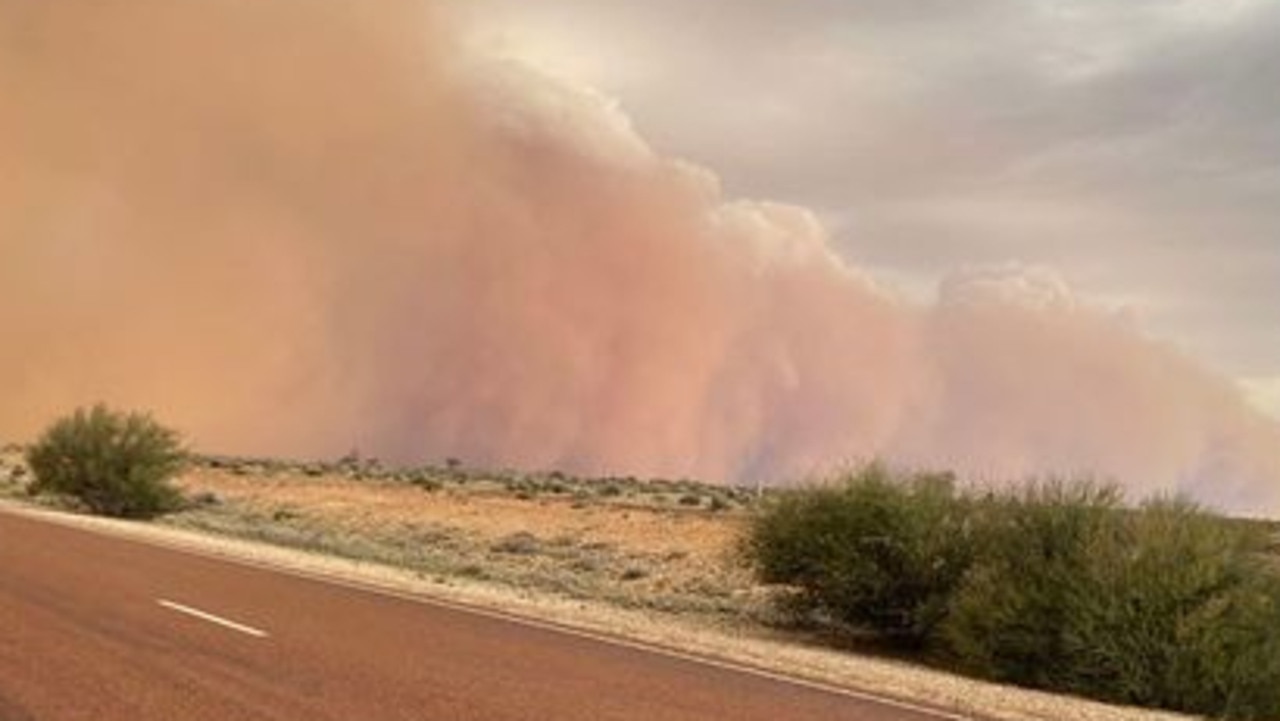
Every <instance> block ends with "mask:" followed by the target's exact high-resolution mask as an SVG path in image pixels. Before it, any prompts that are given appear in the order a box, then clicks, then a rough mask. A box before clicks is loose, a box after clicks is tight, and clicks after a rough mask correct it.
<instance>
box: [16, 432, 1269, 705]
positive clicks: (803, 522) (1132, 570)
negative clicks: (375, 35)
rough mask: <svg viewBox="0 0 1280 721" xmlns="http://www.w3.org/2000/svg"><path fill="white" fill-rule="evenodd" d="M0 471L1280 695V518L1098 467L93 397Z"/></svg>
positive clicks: (278, 535)
mask: <svg viewBox="0 0 1280 721" xmlns="http://www.w3.org/2000/svg"><path fill="white" fill-rule="evenodd" d="M144 440H145V441H146V442H143V441H144ZM180 463H181V464H183V465H178V464H180ZM178 468H181V472H180V473H178V474H177V476H176V478H174V480H173V482H172V483H169V482H168V481H167V480H160V481H159V484H160V485H159V486H152V485H150V482H151V481H157V479H168V478H169V477H170V476H171V475H172V474H173V473H175V471H176V469H178ZM90 481H92V483H90ZM156 488H159V489H161V490H156ZM139 489H142V490H141V491H139ZM0 494H3V495H7V496H9V497H19V498H30V497H35V498H36V499H37V500H38V501H40V502H42V503H53V504H55V505H56V504H62V505H65V504H66V503H67V502H68V500H67V499H70V502H72V503H73V504H74V506H75V507H78V508H81V509H86V510H91V511H94V512H98V513H108V514H112V515H121V516H128V517H146V516H150V515H152V514H154V513H158V512H160V511H161V510H163V511H172V512H170V513H166V514H165V515H164V516H163V518H161V519H160V523H162V524H164V525H165V526H168V527H173V528H179V529H187V530H191V531H199V532H201V533H204V534H213V535H217V536H224V537H235V538H241V539H248V540H254V541H260V542H267V543H270V544H273V545H276V546H283V547H288V548H293V549H299V550H305V551H311V552H315V553H321V554H325V555H327V556H338V557H343V558H347V559H352V560H356V561H360V562H372V563H375V564H379V565H382V566H391V567H395V568H399V569H403V570H405V571H408V572H411V573H412V574H414V575H415V576H416V577H418V578H423V579H430V580H431V582H433V583H441V584H445V585H453V584H455V583H456V584H461V585H467V586H469V585H471V584H477V583H479V584H484V585H486V586H492V587H494V588H505V589H510V590H512V591H514V592H515V593H517V594H520V595H526V594H528V595H531V596H536V597H541V598H560V599H565V600H568V601H571V602H574V603H577V602H590V603H598V604H603V605H604V606H608V607H614V608H620V609H624V610H630V611H637V612H641V613H646V614H648V613H658V614H662V615H663V616H664V617H671V618H676V617H679V618H681V619H684V620H686V621H688V622H691V623H696V624H698V625H699V626H700V627H709V628H710V627H714V628H718V629H722V630H724V631H729V632H731V633H732V634H733V635H734V636H736V637H742V636H743V635H749V636H752V637H758V638H774V639H789V642H803V643H812V642H818V643H820V644H828V645H830V644H831V643H833V642H834V645H835V646H836V647H838V648H847V647H849V645H850V644H851V643H852V644H855V645H856V647H857V648H859V649H861V650H870V651H873V652H877V653H880V652H888V653H889V654H890V655H892V656H895V657H899V658H905V659H907V660H910V661H915V662H923V663H925V664H927V665H932V666H935V667H941V668H943V669H947V670H952V671H960V672H963V673H964V674H967V675H969V676H972V677H975V678H983V679H990V680H994V681H998V682H1002V683H1010V684H1016V685H1020V686H1025V687H1030V688H1037V689H1045V690H1053V691H1064V692H1067V693H1070V694H1073V695H1077V696H1082V697H1090V698H1094V699H1099V700H1103V701H1108V702H1115V703H1120V704H1124V705H1138V706H1147V707H1157V708H1167V709H1173V710H1181V711H1187V712H1193V713H1200V714H1205V715H1210V716H1221V717H1228V718H1276V717H1280V578H1278V576H1277V573H1278V572H1280V568H1278V567H1277V555H1276V548H1275V545H1276V535H1275V533H1276V530H1277V529H1276V527H1275V526H1274V525H1272V524H1268V523H1264V522H1250V521H1243V520H1239V519H1228V518H1224V517H1221V516H1218V515H1215V514H1213V513H1211V512H1209V511H1207V510H1205V509H1202V508H1199V507H1197V506H1195V505H1193V504H1190V503H1187V502H1184V501H1181V500H1177V499H1161V498H1157V499H1151V500H1147V501H1143V502H1137V503H1130V502H1127V501H1126V499H1125V498H1123V497H1122V496H1121V494H1120V493H1119V492H1118V491H1117V490H1116V489H1115V488H1114V487H1111V486H1108V485H1105V484H1097V483H1089V482H1046V483H1032V484H1028V485H1019V486H1016V487H1015V486H1007V487H1001V488H1000V489H996V490H985V489H974V488H972V487H970V486H968V485H966V484H965V483H963V482H961V481H960V480H959V479H957V478H956V477H955V476H953V475H951V474H948V473H904V472H897V471H892V470H890V469H888V468H887V467H885V466H870V467H867V468H864V469H860V470H857V471H852V472H849V473H846V474H844V475H842V476H841V477H838V478H835V479H832V480H829V481H827V482H822V483H816V484H813V485H809V486H805V487H800V488H794V489H789V490H787V489H781V490H780V489H774V490H766V491H765V492H764V493H763V494H757V493H756V492H755V491H752V490H748V489H743V488H731V487H723V486H717V485H712V484H704V483H698V482H695V481H692V480H679V481H671V480H662V479H638V478H625V477H613V478H581V477H576V476H573V475H570V474H566V473H562V472H557V471H546V472H526V471H516V470H505V471H504V470H492V469H477V468H472V467H469V466H467V465H466V464H464V463H462V462H461V461H458V460H454V459H446V460H444V461H442V462H441V463H439V464H435V465H427V466H421V467H412V468H398V467H390V466H384V465H383V464H382V463H380V462H379V461H377V460H375V459H372V458H365V457H362V456H361V455H360V454H359V453H356V452H352V453H349V454H347V455H346V456H344V457H342V458H339V459H337V460H334V461H327V462H322V461H285V460H279V459H270V458H238V457H229V456H190V457H187V456H185V455H184V454H183V453H182V451H181V448H180V445H179V444H178V439H177V437H176V436H175V435H174V434H172V433H171V432H168V431H165V430H164V429H163V427H161V426H159V424H157V423H155V421H154V420H151V419H150V418H148V417H145V416H140V415H137V414H122V413H116V412H113V411H109V410H107V409H104V408H98V409H89V410H82V411H78V412H76V413H75V414H72V415H70V416H68V417H67V418H64V419H62V420H60V421H58V422H57V423H55V424H54V425H53V426H51V427H50V429H49V430H48V431H46V433H45V434H44V435H43V436H42V437H41V438H40V440H39V442H37V443H36V444H34V445H32V446H29V447H19V446H8V447H5V448H4V449H0ZM120 498H125V499H131V500H128V501H127V502H126V501H122V500H119V499H120ZM184 498H185V500H180V499H184ZM106 499H116V500H106Z"/></svg>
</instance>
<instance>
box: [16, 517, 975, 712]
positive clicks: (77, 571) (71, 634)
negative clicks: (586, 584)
mask: <svg viewBox="0 0 1280 721" xmlns="http://www.w3.org/2000/svg"><path fill="white" fill-rule="evenodd" d="M946 718H956V717H951V716H948V715H945V714H934V713H931V712H929V711H927V710H923V709H913V708H911V707H909V706H902V705H896V704H893V703H892V702H879V701H876V700H874V699H871V698H862V697H859V696H857V695H847V694H842V693H839V692H836V691H832V690H824V689H822V688H818V687H814V686H809V685H803V684H795V683H789V682H786V681H783V680H779V679H776V678H771V677H768V676H764V675H760V674H755V673H751V672H747V671H744V670H736V669H733V668H727V667H722V666H718V665H712V664H705V663H700V662H697V661H695V660H691V659H687V658H681V657H678V656H673V655H670V654H665V653H661V652H655V651H650V650H646V649H642V648H637V647H634V646H629V645H625V644H616V643H611V642H609V641H607V640H602V639H597V638H591V637H587V636H583V635H579V634H573V633H564V632H560V631H557V630H555V629H550V628H546V627H539V626H536V625H529V624H524V623H520V622H518V621H513V620H507V619H503V618H497V617H494V616H490V615H484V614H477V613H471V612H468V611H466V610H459V609H456V608H449V607H444V606H439V605H434V604H431V603H429V602H421V601H415V600H413V599H406V598H400V597H396V596H392V595H386V594H382V593H379V592H376V591H373V590H363V589H360V588H353V587H350V586H345V585H337V584H332V583H327V582H325V581H323V580H319V579H309V578H304V577H299V576H295V575H290V574H287V573H279V572H275V571H271V570H268V569H262V568H255V567H251V566H246V565H242V564H237V563H234V562H227V561H220V560H216V559H212V558H208V557H204V556H198V555H192V554H188V553H184V552H181V551H176V550H172V549H168V548H163V547H158V546H154V545H149V544H144V543H139V542H135V541H130V540H124V539H121V538H114V537H110V536H105V535H102V534H98V533H93V532H89V531H84V530H79V529H73V528H68V527H64V526H62V525H57V524H52V523H48V522H45V521H40V520H36V519H32V518H29V517H26V516H18V515H13V514H11V513H7V512H0V721H28V720H39V721H70V720H72V719H85V720H86V721H114V720H116V719H119V720H121V721H203V720H208V721H234V720H236V719H280V720H286V719H288V720H293V719H301V720H304V721H327V720H330V719H335V720H336V719H353V720H354V719H358V720H360V721H384V720H385V721H390V720H393V719H415V720H421V719H439V720H440V721H469V720H475V721H516V720H517V719H527V720H529V721H615V720H616V721H692V720H694V719H715V720H717V721H804V720H807V719H813V720H815V721H844V720H847V721H938V720H939V719H946Z"/></svg>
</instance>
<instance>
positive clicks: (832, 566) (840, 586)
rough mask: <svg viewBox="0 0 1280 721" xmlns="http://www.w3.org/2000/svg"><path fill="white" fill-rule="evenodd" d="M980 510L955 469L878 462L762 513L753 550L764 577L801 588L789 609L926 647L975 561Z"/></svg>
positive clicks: (780, 500) (793, 494)
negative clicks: (899, 475) (926, 470)
mask: <svg viewBox="0 0 1280 721" xmlns="http://www.w3.org/2000/svg"><path fill="white" fill-rule="evenodd" d="M974 510H975V509H974V506H973V505H972V504H970V503H968V502H965V501H963V500H962V499H959V498H958V497H957V495H956V489H955V482H954V478H953V477H951V476H950V475H931V474H919V475H915V476H911V477H909V478H905V479H895V478H893V477H892V475H891V474H890V473H889V472H888V471H886V470H885V469H884V468H883V467H880V466H871V467H869V468H866V469H864V470H863V471H861V472H858V473H855V474H852V475H850V476H848V477H846V478H844V479H842V480H841V481H840V482H838V483H836V484H832V485H827V486H822V487H818V488H812V489H804V490H798V491H788V492H785V493H782V494H780V495H779V496H778V497H777V498H776V499H774V500H773V502H772V503H770V504H768V505H767V506H766V507H765V508H764V510H763V511H762V512H760V513H758V514H756V516H755V517H754V519H753V521H752V524H751V527H750V530H749V533H748V535H747V541H746V545H747V548H746V551H747V554H748V556H749V557H750V558H751V560H752V561H753V562H754V564H755V566H756V569H757V571H758V574H759V576H760V578H761V580H763V581H764V582H766V583H771V584H784V585H786V586H789V587H791V588H792V589H793V593H791V594H790V595H789V596H788V597H787V603H786V605H787V610H788V611H789V612H791V613H800V614H805V615H809V616H815V615H816V616H819V617H826V618H829V619H831V620H832V621H834V622H835V623H836V624H837V625H840V626H843V627H846V628H852V629H861V630H870V631H872V632H874V633H876V634H879V635H880V636H882V637H884V638H885V639H886V640H888V641H889V642H891V643H893V644H895V645H901V646H905V647H918V646H921V645H923V644H924V643H926V642H927V641H929V640H930V639H931V638H932V636H933V631H934V628H935V627H936V626H937V624H938V623H939V622H940V621H941V620H942V619H943V617H944V616H945V612H946V606H947V603H948V601H949V600H950V598H951V596H952V594H953V593H954V591H955V588H956V586H957V584H959V583H960V581H961V580H962V578H963V577H964V574H965V572H966V571H967V570H968V568H969V565H970V564H971V563H972V560H973V554H974V550H975V546H974V541H975V540H976V539H975V538H974V536H973V534H972V523H971V519H970V516H971V515H972V514H973V512H974Z"/></svg>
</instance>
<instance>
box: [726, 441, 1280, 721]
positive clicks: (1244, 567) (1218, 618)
mask: <svg viewBox="0 0 1280 721" xmlns="http://www.w3.org/2000/svg"><path fill="white" fill-rule="evenodd" d="M1271 533H1272V529H1270V528H1269V527H1268V526H1266V525H1264V524H1257V523H1249V522H1243V521H1236V520H1230V519H1226V518H1223V517H1220V516H1217V515H1215V514H1213V513H1210V512H1208V511H1206V510H1204V509H1201V508H1199V507H1197V506H1195V505H1193V504H1190V503H1188V502H1185V501H1182V500H1177V499H1162V498H1158V499H1152V500H1148V501H1145V502H1142V503H1139V504H1137V505H1126V504H1125V503H1124V499H1123V498H1122V496H1121V494H1120V493H1119V492H1118V491H1117V490H1116V489H1115V488H1114V487H1111V486H1107V485H1099V484H1095V483H1091V482H1045V483H1032V484H1029V485H1026V486H1022V487H1019V488H1017V489H1008V490H999V491H974V490H965V489H962V488H961V487H960V486H959V485H958V484H957V483H956V482H955V480H954V479H953V478H952V477H951V476H949V475H945V474H943V475H938V474H895V473H891V472H889V471H888V470H886V469H885V468H884V467H881V466H872V467H870V468H867V469H864V470H862V471H859V472H855V473H851V474H848V475H847V476H846V477H844V478H842V479H839V480H838V481H836V482H832V483H828V484H822V485H817V486H814V487H809V488H805V489H801V490H795V491H791V492H786V493H782V494H780V495H778V496H777V497H775V498H774V499H772V501H771V502H769V503H767V504H766V505H765V506H764V507H763V508H762V509H761V510H760V512H759V513H758V514H757V515H756V516H755V517H754V519H753V521H752V523H751V525H750V528H749V531H748V533H747V535H746V540H745V541H744V548H745V550H746V553H747V555H748V557H749V558H750V560H751V562H752V563H753V564H754V566H755V568H756V571H757V574H758V576H759V578H760V579H761V580H762V581H764V582H767V583H769V584H772V585H773V586H774V587H775V589H776V598H777V602H778V603H779V605H780V606H781V607H782V608H784V609H785V610H786V611H787V612H788V613H789V614H790V616H791V617H792V618H793V619H794V620H795V622H797V623H803V624H809V625H818V626H825V627H827V628H829V629H833V630H835V631H838V632H840V633H843V634H850V635H861V636H863V637H868V638H871V639H873V640H876V641H879V642H881V643H884V644H887V645H890V646H893V647H895V648H897V649H899V650H904V651H907V652H910V653H914V654H917V655H918V656H919V657H920V658H924V659H927V660H930V661H932V662H934V663H940V664H944V665H946V666H948V667H951V668H955V669H959V670H963V671H965V672H967V673H970V674H974V675H977V676H980V677H983V678H989V679H993V680H998V681H1003V682H1011V683H1016V684H1019V685H1024V686H1030V687H1034V688H1040V689H1046V690H1054V691H1064V692H1069V693H1072V694H1076V695H1081V696H1088V697H1092V698H1097V699H1100V700H1105V701H1110V702H1117V703H1123V704H1131V705H1143V706H1152V707H1163V708H1168V709H1172V710H1179V711H1186V712H1192V713H1200V714H1206V715H1211V716H1221V717H1227V718H1277V717H1280V574H1278V573H1277V571H1276V568H1275V565H1274V556H1273V555H1271V554H1270V551H1271V550H1272V549H1271V548H1270V546H1271V544H1272V543H1273V540H1274V539H1273V536H1272V535H1271Z"/></svg>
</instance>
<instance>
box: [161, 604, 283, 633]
mask: <svg viewBox="0 0 1280 721" xmlns="http://www.w3.org/2000/svg"><path fill="white" fill-rule="evenodd" d="M156 603H158V604H160V605H161V606H163V607H165V608H167V609H169V610H170V611H177V612H178V613H185V614H186V615H188V616H192V617H194V618H198V619H200V620H201V621H208V622H209V623H213V624H217V625H219V626H222V627H223V628H229V629H231V630H232V631H239V632H240V633H243V634H245V635H247V636H253V637H254V638H266V637H267V632H266V631H260V630H258V629H256V628H254V627H252V626H246V625H244V624H242V623H236V622H235V621H228V620H227V619H225V618H222V617H220V616H215V615H213V614H212V613H206V612H204V611H201V610H200V609H197V608H192V607H190V606H184V605H182V604H181V603H174V602H173V601H166V600H164V599H163V598H162V599H158V600H157V601H156Z"/></svg>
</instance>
